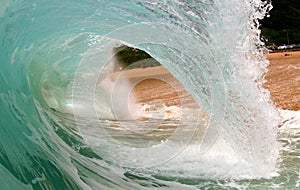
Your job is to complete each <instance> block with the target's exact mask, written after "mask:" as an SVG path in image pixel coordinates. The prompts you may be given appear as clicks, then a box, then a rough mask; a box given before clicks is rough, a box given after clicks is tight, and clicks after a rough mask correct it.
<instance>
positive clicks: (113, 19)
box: [0, 0, 299, 189]
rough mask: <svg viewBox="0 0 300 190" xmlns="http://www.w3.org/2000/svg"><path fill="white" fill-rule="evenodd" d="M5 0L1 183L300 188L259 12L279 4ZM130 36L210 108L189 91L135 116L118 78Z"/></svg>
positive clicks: (0, 14)
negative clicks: (273, 96) (270, 80)
mask: <svg viewBox="0 0 300 190" xmlns="http://www.w3.org/2000/svg"><path fill="white" fill-rule="evenodd" d="M0 7H1V8H0V23H1V24H0V39H1V52H0V64H1V70H0V89H1V91H0V92H1V93H0V105H1V109H0V115H1V120H0V135H1V138H0V176H1V177H0V187H1V189H154V188H157V189H159V188H160V189H247V188H249V189H273V188H281V189H295V188H297V187H299V169H298V168H299V167H298V165H299V146H298V144H297V142H298V141H299V140H298V139H299V131H297V129H293V130H291V131H290V130H283V131H278V129H277V126H278V125H279V123H280V121H281V119H280V115H279V113H278V110H276V108H275V107H274V106H273V104H272V103H271V102H270V100H269V95H268V92H267V91H265V90H263V89H262V88H261V85H262V83H263V75H264V73H265V72H266V69H265V67H266V66H267V64H268V62H267V61H266V60H265V59H264V58H262V56H261V53H262V51H263V49H262V46H263V44H262V43H261V41H260V38H259V32H260V31H259V30H258V19H259V18H263V16H264V15H265V14H266V11H268V10H269V9H270V6H269V5H268V4H265V3H262V2H261V1H259V0H248V1H238V0H228V1H226V2H225V1H206V0H199V1H192V2H190V1H183V0H176V1H162V2H161V1H137V0H127V1H121V0H114V1H106V0H98V1H96V0H89V1H69V0H66V1H46V0H40V1H34V0H27V1H23V0H17V1H13V0H2V1H1V2H0ZM122 45H126V46H129V47H135V48H138V49H141V50H143V51H145V52H147V53H148V54H149V55H151V56H152V57H153V58H155V59H156V60H157V61H159V62H160V63H161V64H162V65H163V66H164V67H165V68H167V69H168V70H169V71H170V72H171V73H172V75H173V76H175V77H176V78H177V79H178V80H179V81H180V82H181V83H182V85H183V86H184V88H185V89H186V90H187V91H188V92H189V93H190V94H191V95H192V96H193V98H194V99H195V100H196V102H197V103H198V104H199V106H200V107H201V111H200V110H199V109H200V108H197V109H194V108H191V107H189V106H185V105H184V104H183V105H182V106H181V107H175V108H174V107H172V109H173V110H174V113H175V111H176V113H179V114H174V115H172V116H171V117H169V116H168V117H166V115H164V112H162V113H163V114H161V112H155V113H153V114H152V115H150V116H149V118H150V120H147V121H139V120H136V119H135V118H134V117H132V116H131V115H130V113H131V112H130V110H128V109H127V108H126V106H127V103H128V104H131V102H130V101H129V100H128V98H126V96H124V97H125V98H123V96H121V95H123V94H124V93H125V94H126V93H129V89H128V85H130V84H129V83H130V81H127V79H126V77H125V78H124V76H123V75H122V74H121V75H120V77H118V78H119V79H121V80H117V83H116V82H115V83H111V81H110V80H107V79H108V77H107V76H109V75H110V72H111V69H112V68H111V65H114V51H113V50H114V48H116V47H120V46H122ZM121 73H122V72H121ZM166 82H168V81H166ZM181 101H182V102H184V101H185V100H184V98H183V97H182V98H181ZM124 102H126V105H125V104H124ZM153 104H161V102H160V101H156V102H154V103H153ZM150 106H151V105H150ZM155 106H157V105H155ZM159 106H160V107H161V108H163V109H171V107H166V106H165V105H159ZM163 111H164V110H163ZM200 112H201V113H202V112H203V113H205V114H204V115H205V116H203V115H201V114H199V113H200ZM288 119H290V118H288ZM157 126H161V127H162V130H161V131H162V132H161V133H158V134H157V133H154V132H157V131H160V130H159V129H160V128H158V127H157ZM168 127H169V128H171V129H172V130H170V131H168V130H167V129H169V128H168ZM287 128H288V127H287ZM149 129H150V130H149ZM153 134H155V135H153Z"/></svg>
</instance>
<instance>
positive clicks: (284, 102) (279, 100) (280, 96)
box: [264, 52, 300, 110]
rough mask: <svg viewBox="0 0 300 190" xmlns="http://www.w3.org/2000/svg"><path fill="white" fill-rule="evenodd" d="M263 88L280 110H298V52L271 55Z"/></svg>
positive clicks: (299, 108) (299, 91) (299, 84)
mask: <svg viewBox="0 0 300 190" xmlns="http://www.w3.org/2000/svg"><path fill="white" fill-rule="evenodd" d="M267 58H268V59H269V60H270V65H269V66H268V69H269V71H268V73H267V75H266V80H267V82H266V83H265V85H264V86H265V88H267V89H269V90H270V93H271V99H272V101H273V102H274V103H275V105H276V106H277V107H278V108H280V109H286V110H300V52H283V53H271V54H269V55H267Z"/></svg>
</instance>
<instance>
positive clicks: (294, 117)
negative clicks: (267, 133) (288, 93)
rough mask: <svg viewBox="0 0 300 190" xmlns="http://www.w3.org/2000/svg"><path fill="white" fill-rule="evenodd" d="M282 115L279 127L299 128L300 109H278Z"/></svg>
mask: <svg viewBox="0 0 300 190" xmlns="http://www.w3.org/2000/svg"><path fill="white" fill-rule="evenodd" d="M279 113H280V116H281V117H282V121H281V127H280V128H281V129H292V128H300V111H291V110H279Z"/></svg>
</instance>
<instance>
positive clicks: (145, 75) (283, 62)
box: [114, 52, 300, 110]
mask: <svg viewBox="0 0 300 190" xmlns="http://www.w3.org/2000/svg"><path fill="white" fill-rule="evenodd" d="M267 59H268V60H270V65H269V66H268V73H267V74H266V76H265V79H266V83H265V84H264V87H265V88H267V89H269V90H270V93H271V100H272V101H273V102H274V104H275V105H276V107H278V108H280V109H286V110H300V52H283V53H282V52H281V53H270V54H268V55H267ZM121 73H122V74H124V73H125V75H126V77H128V78H129V80H130V82H131V84H132V85H133V87H132V91H131V95H134V96H135V98H136V100H137V102H138V103H149V102H151V101H153V100H157V99H159V100H162V101H163V102H164V103H165V105H166V106H179V105H182V104H184V105H188V106H189V107H198V106H197V104H196V102H195V101H194V99H193V98H192V96H191V95H189V93H187V92H186V91H185V89H184V88H183V86H182V85H181V83H180V82H178V81H177V80H176V78H174V77H173V76H172V75H171V74H170V73H169V72H168V70H167V69H165V68H164V67H162V66H157V67H149V68H144V69H133V70H128V71H125V72H121ZM114 75H115V74H114ZM115 77H116V76H115Z"/></svg>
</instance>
